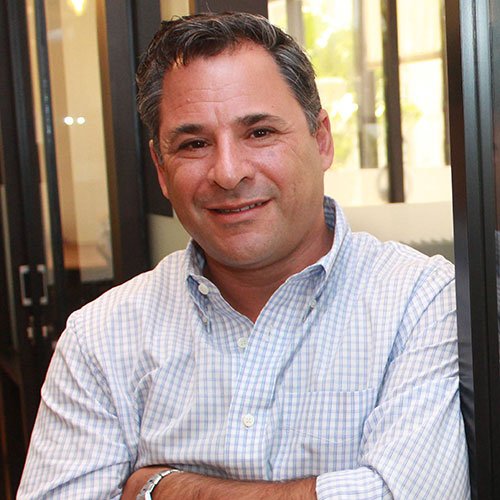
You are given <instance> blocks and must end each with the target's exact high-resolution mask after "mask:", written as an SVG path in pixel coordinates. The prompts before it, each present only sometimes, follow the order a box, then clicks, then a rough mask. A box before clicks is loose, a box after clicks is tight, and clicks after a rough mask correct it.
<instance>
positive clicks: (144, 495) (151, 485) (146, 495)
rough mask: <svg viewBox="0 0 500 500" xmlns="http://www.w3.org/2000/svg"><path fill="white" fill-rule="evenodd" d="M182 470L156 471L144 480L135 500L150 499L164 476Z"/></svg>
mask: <svg viewBox="0 0 500 500" xmlns="http://www.w3.org/2000/svg"><path fill="white" fill-rule="evenodd" d="M182 472H183V471H181V470H179V469H165V470H162V471H160V472H156V473H155V474H153V475H152V476H151V477H150V478H149V479H148V480H147V481H146V483H145V484H144V486H143V487H142V489H141V491H140V492H139V494H138V495H137V497H136V500H152V495H153V491H154V490H155V489H156V487H157V486H158V485H159V484H160V482H161V481H163V479H164V478H165V477H167V476H169V475H171V474H176V473H179V474H181V473H182Z"/></svg>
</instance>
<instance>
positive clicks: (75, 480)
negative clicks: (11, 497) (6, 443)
mask: <svg viewBox="0 0 500 500" xmlns="http://www.w3.org/2000/svg"><path fill="white" fill-rule="evenodd" d="M129 474H130V454H129V452H128V449H127V446H126V444H125V440H124V437H123V433H122V431H121V428H120V425H119V421H118V418H117V415H116V412H115V410H114V408H113V405H112V403H111V397H110V395H109V390H108V388H107V384H106V383H105V380H104V377H101V376H100V370H99V368H98V367H97V366H93V365H92V364H91V363H90V362H89V357H88V356H86V355H85V354H84V352H83V350H82V346H81V345H80V343H79V339H78V336H77V334H76V332H75V331H74V328H73V327H72V325H71V319H70V321H69V323H68V328H67V330H66V331H65V332H64V333H63V335H62V336H61V339H60V341H59V343H58V346H57V348H56V351H55V353H54V356H53V359H52V361H51V364H50V367H49V370H48V373H47V378H46V382H45V384H44V386H43V388H42V400H41V404H40V408H39V410H38V416H37V420H36V424H35V427H34V429H33V433H32V437H31V443H30V448H29V452H28V457H27V460H26V464H25V468H24V471H23V477H22V479H21V485H20V488H19V490H18V496H17V498H18V499H19V500H26V499H33V500H34V499H36V500H42V499H48V498H50V499H51V500H53V499H58V498H64V499H67V498H78V499H84V498H88V499H96V498H108V499H115V498H116V499H118V498H120V496H121V486H122V484H123V483H124V481H125V480H126V478H127V477H128V475H129Z"/></svg>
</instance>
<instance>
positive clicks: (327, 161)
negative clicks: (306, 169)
mask: <svg viewBox="0 0 500 500" xmlns="http://www.w3.org/2000/svg"><path fill="white" fill-rule="evenodd" d="M315 137H316V142H317V143H318V149H319V154H320V155H321V158H322V165H323V171H324V172H326V171H327V170H328V169H329V168H330V167H331V165H332V162H333V154H334V147H333V139H332V129H331V125H330V117H329V116H328V113H327V112H326V110H325V109H322V110H321V111H320V112H319V115H318V129H317V130H316V133H315Z"/></svg>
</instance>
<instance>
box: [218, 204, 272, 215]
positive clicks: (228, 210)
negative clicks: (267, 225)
mask: <svg viewBox="0 0 500 500" xmlns="http://www.w3.org/2000/svg"><path fill="white" fill-rule="evenodd" d="M262 205H264V202H258V203H252V204H251V205H245V206H243V207H238V208H215V209H213V210H214V212H217V213H219V214H238V213H240V212H247V211H248V210H252V208H256V207H261V206H262Z"/></svg>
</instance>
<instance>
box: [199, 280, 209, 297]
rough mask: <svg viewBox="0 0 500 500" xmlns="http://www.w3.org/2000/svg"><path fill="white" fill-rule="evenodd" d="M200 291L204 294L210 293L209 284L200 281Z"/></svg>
mask: <svg viewBox="0 0 500 500" xmlns="http://www.w3.org/2000/svg"><path fill="white" fill-rule="evenodd" d="M198 291H199V292H200V293H201V294H202V295H208V286H207V285H205V283H200V284H199V285H198Z"/></svg>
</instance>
